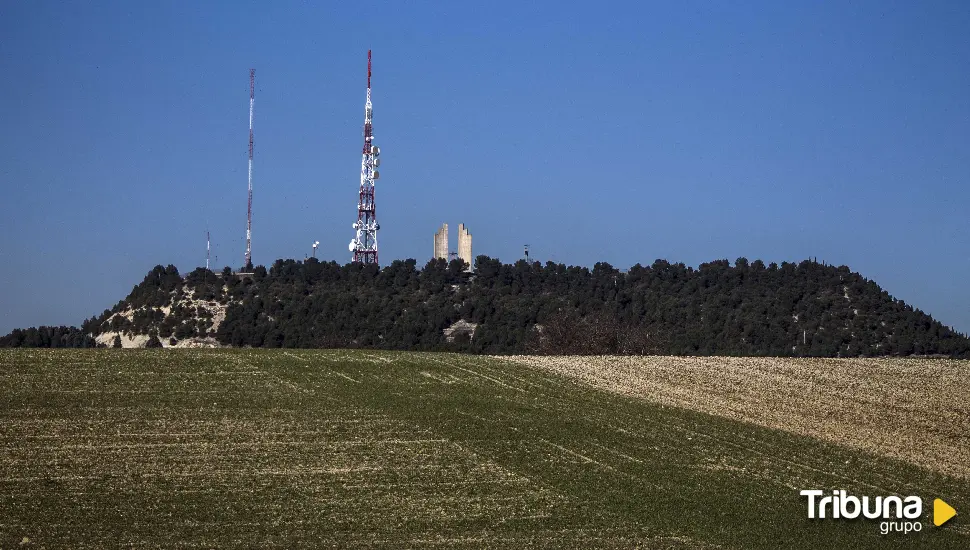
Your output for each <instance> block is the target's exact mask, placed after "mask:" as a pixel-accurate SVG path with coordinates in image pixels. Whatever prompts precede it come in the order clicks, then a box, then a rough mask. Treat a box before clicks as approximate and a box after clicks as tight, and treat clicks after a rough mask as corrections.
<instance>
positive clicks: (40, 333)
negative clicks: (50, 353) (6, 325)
mask: <svg viewBox="0 0 970 550" xmlns="http://www.w3.org/2000/svg"><path fill="white" fill-rule="evenodd" d="M96 347H98V343H97V342H95V340H94V338H93V337H91V335H89V334H86V333H85V332H84V331H82V330H81V329H79V328H77V327H47V326H41V327H30V328H28V329H19V328H18V329H14V330H13V331H12V332H11V333H10V334H8V335H6V336H0V348H96Z"/></svg>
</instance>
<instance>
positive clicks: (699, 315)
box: [82, 256, 970, 357]
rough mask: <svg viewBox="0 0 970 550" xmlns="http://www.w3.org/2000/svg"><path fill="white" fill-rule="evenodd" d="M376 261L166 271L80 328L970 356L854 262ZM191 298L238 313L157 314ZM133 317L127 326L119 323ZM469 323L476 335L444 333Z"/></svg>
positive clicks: (496, 346) (552, 348)
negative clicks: (219, 317) (470, 266)
mask: <svg viewBox="0 0 970 550" xmlns="http://www.w3.org/2000/svg"><path fill="white" fill-rule="evenodd" d="M466 268H467V265H466V264H464V263H463V262H461V261H460V260H454V261H452V262H450V263H448V262H446V261H444V260H431V261H429V262H428V263H427V264H426V265H425V266H424V267H423V268H422V269H419V268H418V266H417V262H416V261H415V260H410V259H409V260H404V261H400V260H398V261H394V262H392V263H391V264H390V265H387V266H385V267H383V268H381V269H379V268H378V267H377V266H374V265H362V264H347V265H339V264H337V263H336V262H320V261H318V260H316V259H313V258H311V259H308V260H306V261H304V262H298V261H294V260H277V261H276V262H275V263H274V264H273V265H272V266H271V267H270V268H269V269H268V270H267V269H266V268H264V267H262V266H256V267H255V268H254V269H253V270H252V275H251V276H243V277H239V276H237V275H235V274H233V272H232V270H231V269H229V268H226V269H225V270H223V272H222V273H219V274H216V273H213V272H211V271H208V270H205V269H197V270H195V271H193V272H192V273H190V274H188V275H187V276H186V277H184V278H183V277H181V276H180V275H179V274H178V271H177V270H176V269H175V267H174V266H168V267H164V268H163V267H162V266H157V267H156V268H155V269H153V270H152V271H151V272H150V273H149V274H148V276H147V277H146V278H145V280H144V281H142V282H141V283H140V284H139V285H137V286H135V287H134V288H133V290H132V292H131V294H130V295H129V296H128V298H126V299H125V300H123V301H121V302H119V303H118V305H116V306H115V308H114V309H113V310H110V311H109V310H106V311H105V312H104V313H103V314H102V315H101V316H100V317H97V318H92V319H89V320H88V321H85V323H84V325H83V327H82V328H83V332H85V333H90V334H99V333H101V332H104V331H109V330H115V331H117V330H119V329H123V330H127V331H130V332H134V333H139V334H149V335H150V336H152V338H153V343H154V342H155V339H157V338H158V337H161V338H170V337H171V338H179V339H180V338H184V337H189V336H206V335H208V336H215V337H216V338H217V339H218V340H219V342H221V343H223V344H228V345H232V346H254V347H307V348H311V347H360V348H382V349H411V350H450V351H459V352H471V353H499V354H502V353H578V354H598V353H620V354H626V353H637V354H640V353H663V354H676V355H776V356H827V357H836V356H875V355H893V356H907V355H936V354H940V355H948V356H958V357H970V340H968V339H967V337H966V336H965V335H962V334H959V333H957V332H955V331H953V330H951V329H950V328H948V327H945V326H943V325H942V324H941V323H939V322H938V321H935V320H933V319H932V318H931V317H930V316H929V315H927V314H925V313H923V312H922V311H920V310H918V309H914V308H913V307H912V306H910V305H908V304H905V303H904V302H902V301H901V300H897V299H895V298H893V297H892V296H890V295H889V294H888V293H887V292H886V291H884V290H882V289H881V288H880V287H879V285H877V284H876V283H875V282H873V281H870V280H868V279H866V278H864V277H862V276H861V275H859V274H858V273H853V272H852V271H850V270H849V268H847V267H845V266H840V267H835V266H829V265H823V264H819V263H816V262H814V261H804V262H801V263H798V264H795V263H789V262H784V263H782V264H781V265H777V264H774V263H772V264H768V265H765V264H764V263H763V262H762V261H760V260H756V261H754V262H748V260H746V259H745V258H738V259H737V260H736V261H735V262H734V264H733V265H732V264H731V262H729V261H728V260H717V261H713V262H709V263H704V264H701V265H700V266H699V267H697V268H696V269H695V268H693V267H689V266H686V265H684V264H682V263H676V264H675V263H669V262H667V261H664V260H657V261H656V262H654V263H653V264H651V265H649V266H642V265H640V264H637V265H635V266H633V267H632V268H630V269H629V270H627V271H625V272H621V271H620V270H618V269H616V268H614V267H613V266H611V265H609V264H607V263H597V264H596V265H594V266H593V268H592V269H589V268H586V267H577V266H568V267H567V266H565V265H563V264H556V263H553V262H547V263H546V264H545V265H542V264H540V263H538V262H532V263H529V262H526V261H524V260H520V261H518V262H516V263H514V264H504V263H502V262H500V261H499V260H497V259H493V258H489V257H487V256H479V257H478V258H476V261H475V271H474V272H469V271H467V270H466ZM186 295H189V296H191V297H193V298H195V299H198V300H207V301H212V302H218V303H220V304H228V309H227V311H226V317H225V320H224V321H223V322H222V323H221V325H220V326H219V327H218V330H213V328H212V320H211V318H209V317H207V315H208V313H207V312H205V311H202V310H201V308H199V309H198V310H196V309H194V308H183V307H173V308H171V310H170V311H169V313H168V314H167V315H165V314H163V311H162V309H161V308H163V307H169V306H170V305H171V304H173V303H176V300H174V298H178V297H180V296H186ZM125 309H131V310H133V311H134V314H133V315H132V316H131V319H128V318H127V317H123V316H120V315H113V313H117V312H120V311H123V310H125ZM459 320H464V321H466V322H469V323H473V324H474V325H475V326H476V328H475V329H474V331H473V332H472V333H458V334H457V335H456V336H455V337H454V338H448V337H446V336H445V329H446V328H448V327H450V326H452V325H453V324H454V323H456V322H457V321H459Z"/></svg>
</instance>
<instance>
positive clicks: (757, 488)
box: [0, 350, 970, 548]
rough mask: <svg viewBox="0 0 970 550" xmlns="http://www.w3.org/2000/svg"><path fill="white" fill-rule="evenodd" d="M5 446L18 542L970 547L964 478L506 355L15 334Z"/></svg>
mask: <svg viewBox="0 0 970 550" xmlns="http://www.w3.org/2000/svg"><path fill="white" fill-rule="evenodd" d="M886 414H892V411H891V410H888V411H887V413H886ZM0 446H2V449H3V454H2V455H0V547H2V548H11V547H18V545H21V544H23V546H22V547H26V548H40V547H51V548H55V547H73V548H79V547H91V548H104V547H117V546H124V547H132V546H135V547H176V546H179V547H225V546H245V547H268V546H275V547H286V548H300V547H304V548H317V547H341V548H344V547H362V546H363V547H371V546H386V547H395V548H400V547H415V546H435V547H441V548H455V547H489V548H495V547H515V548H518V547H546V548H563V547H565V548H590V547H613V548H629V547H647V548H681V547H683V548H705V547H729V548H819V547H846V548H863V547H873V548H875V547H879V548H884V547H913V546H922V547H935V548H967V547H970V535H968V532H967V530H966V529H965V528H963V527H961V525H965V520H964V519H963V517H962V516H957V518H955V519H954V520H953V521H952V522H951V525H948V526H944V527H941V528H937V527H934V526H933V525H932V521H930V519H929V518H930V514H931V512H932V509H931V508H932V507H931V502H932V499H933V498H934V497H937V496H939V497H942V498H944V499H946V500H947V502H949V503H950V504H952V505H954V506H955V507H956V508H957V510H958V511H962V510H968V511H970V482H968V480H967V479H963V478H958V477H950V476H946V475H943V474H941V473H937V472H933V471H930V470H928V469H923V468H920V467H917V466H914V465H911V464H908V463H905V462H901V461H898V460H894V459H889V458H885V457H881V456H876V455H873V454H866V453H863V452H860V451H851V450H848V449H846V448H843V447H839V446H836V445H834V444H830V443H822V442H820V441H818V440H815V439H811V438H808V437H803V436H797V435H793V434H790V433H788V432H786V431H781V430H772V429H768V428H762V427H757V426H754V425H752V424H747V423H742V422H738V421H733V420H728V419H725V418H721V417H717V416H712V415H708V414H703V413H698V412H693V411H689V410H686V409H681V408H676V407H670V406H662V405H659V404H654V403H651V402H649V401H647V400H644V399H637V398H635V397H626V396H622V395H617V394H614V393H609V392H607V391H604V390H599V389H594V388H592V387H589V386H585V385H582V384H580V383H579V382H575V381H572V380H570V379H567V378H564V377H560V376H557V375H555V374H550V373H546V372H542V371H539V370H533V369H529V368H527V367H523V366H521V365H516V364H513V363H509V362H505V361H502V360H498V359H492V358H486V357H473V356H464V355H450V354H430V353H391V352H386V353H385V352H363V351H306V350H300V351H278V350H90V351H76V350H65V351H60V350H11V351H2V352H0ZM809 488H818V489H846V490H849V491H850V492H852V493H854V494H857V495H887V494H893V493H897V494H904V495H906V494H916V495H919V496H922V497H923V499H924V518H923V530H922V532H921V533H918V534H909V535H905V536H903V535H888V536H883V535H880V533H879V526H878V522H876V521H869V520H866V521H860V520H856V521H845V520H842V521H833V520H824V521H820V520H814V521H813V520H809V519H807V517H806V506H805V499H804V497H800V496H799V495H798V490H799V489H809Z"/></svg>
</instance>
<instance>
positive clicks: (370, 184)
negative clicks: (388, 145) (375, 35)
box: [349, 50, 381, 264]
mask: <svg viewBox="0 0 970 550" xmlns="http://www.w3.org/2000/svg"><path fill="white" fill-rule="evenodd" d="M370 77H371V51H370V50H367V102H366V103H364V150H363V156H362V158H361V161H360V195H359V198H358V202H357V221H356V222H354V229H356V230H357V235H356V236H355V237H354V239H353V240H351V241H350V245H349V248H350V251H351V252H353V253H354V256H353V261H354V262H360V263H365V264H376V263H377V231H378V230H379V229H380V228H381V225H380V224H379V223H377V213H376V208H375V204H374V182H375V181H377V179H378V178H379V177H380V176H381V174H380V172H378V171H377V167H378V166H380V165H381V159H380V158H379V157H380V154H381V149H380V147H378V146H376V145H374V144H373V139H374V133H373V130H374V128H373V119H374V107H373V105H372V104H371V100H370Z"/></svg>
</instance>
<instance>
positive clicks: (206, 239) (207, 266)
mask: <svg viewBox="0 0 970 550" xmlns="http://www.w3.org/2000/svg"><path fill="white" fill-rule="evenodd" d="M211 250H212V249H211V248H210V247H209V230H208V229H206V230H205V269H206V271H208V270H209V253H210V251H211Z"/></svg>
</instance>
